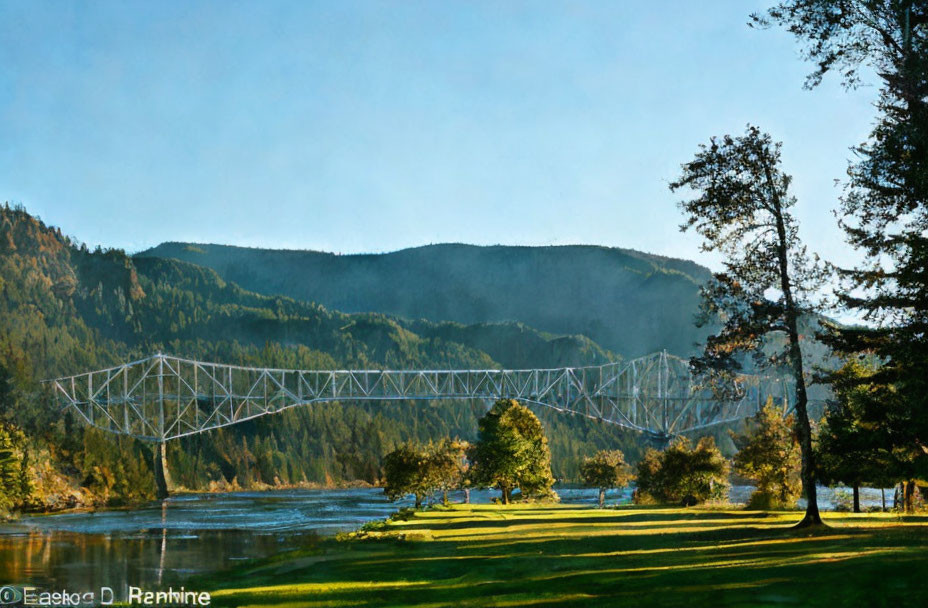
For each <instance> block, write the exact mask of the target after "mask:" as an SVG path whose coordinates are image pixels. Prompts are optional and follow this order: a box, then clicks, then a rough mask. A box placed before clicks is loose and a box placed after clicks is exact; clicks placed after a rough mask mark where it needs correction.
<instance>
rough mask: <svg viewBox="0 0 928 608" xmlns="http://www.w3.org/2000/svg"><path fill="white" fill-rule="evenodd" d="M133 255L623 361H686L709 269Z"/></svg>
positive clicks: (498, 253)
mask: <svg viewBox="0 0 928 608" xmlns="http://www.w3.org/2000/svg"><path fill="white" fill-rule="evenodd" d="M135 257H136V259H142V258H146V257H160V258H175V259H178V260H184V261H188V262H192V263H194V264H198V265H201V266H206V267H209V268H212V269H214V270H216V271H217V272H218V273H219V274H220V276H222V277H223V278H224V279H225V280H228V281H232V282H235V283H237V284H239V285H241V286H242V287H243V288H245V289H248V290H251V291H255V292H258V293H263V294H267V295H271V294H283V295H287V296H290V297H293V298H296V299H298V300H305V301H312V302H318V303H319V304H322V305H323V306H326V307H328V308H333V309H337V310H341V311H344V312H381V313H387V314H392V315H398V316H401V317H405V318H409V319H427V320H430V321H436V322H439V321H453V322H457V323H463V324H479V323H497V322H503V321H515V322H521V323H525V324H527V325H529V326H531V327H535V328H537V329H540V330H543V331H547V332H551V333H553V334H582V335H584V336H587V337H589V338H591V339H592V340H593V341H595V342H597V343H598V344H600V345H602V346H603V347H605V348H608V349H609V350H612V351H614V352H617V353H619V354H621V355H622V356H624V357H634V356H638V355H643V354H647V353H650V352H653V351H656V350H660V349H667V350H668V351H670V352H671V353H674V354H677V355H681V356H685V355H689V354H692V353H693V352H694V351H695V348H694V344H695V343H696V342H699V341H701V340H702V338H703V337H704V336H705V335H706V332H705V331H704V330H699V329H697V328H696V327H695V326H694V324H693V316H694V313H695V312H696V309H697V306H698V303H699V286H700V284H702V283H703V282H704V281H706V280H707V279H708V278H709V277H710V272H709V270H708V269H706V268H704V267H702V266H699V265H698V264H696V263H694V262H689V261H685V260H676V259H672V258H664V257H660V256H655V255H650V254H646V253H640V252H637V251H631V250H624V249H612V248H606V247H595V246H559V247H510V246H492V247H478V246H472V245H456V244H451V245H429V246H425V247H417V248H414V249H404V250H402V251H397V252H394V253H386V254H376V255H344V256H342V255H335V254H331V253H322V252H315V251H290V250H269V249H251V248H243V247H232V246H226V245H195V244H189V243H164V244H162V245H159V246H157V247H155V248H152V249H149V250H147V251H143V252H141V253H139V254H137V255H136V256H135Z"/></svg>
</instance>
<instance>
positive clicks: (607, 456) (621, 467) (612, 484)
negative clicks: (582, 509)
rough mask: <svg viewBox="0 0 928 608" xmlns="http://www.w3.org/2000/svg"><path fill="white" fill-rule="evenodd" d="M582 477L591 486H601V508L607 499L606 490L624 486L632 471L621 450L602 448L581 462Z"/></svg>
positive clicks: (586, 484) (585, 483) (584, 482)
mask: <svg viewBox="0 0 928 608" xmlns="http://www.w3.org/2000/svg"><path fill="white" fill-rule="evenodd" d="M580 479H581V480H583V484H584V485H585V486H587V487H590V488H599V508H600V509H601V508H602V507H603V504H604V503H605V501H606V490H608V489H610V488H624V487H625V486H627V485H628V482H629V481H630V480H631V471H630V469H629V467H628V464H626V463H625V454H623V453H622V451H621V450H600V451H598V452H596V453H595V454H594V455H593V456H592V457H590V458H584V459H583V461H582V462H581V463H580Z"/></svg>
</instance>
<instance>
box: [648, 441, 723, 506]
mask: <svg viewBox="0 0 928 608" xmlns="http://www.w3.org/2000/svg"><path fill="white" fill-rule="evenodd" d="M729 470H730V467H729V464H728V460H726V459H725V457H724V456H722V453H721V452H720V451H719V449H718V448H717V447H716V445H715V440H714V439H712V437H703V438H702V439H700V440H699V443H697V444H696V447H695V448H691V447H690V442H689V440H687V439H685V438H680V439H677V440H675V441H674V442H673V443H671V444H670V446H668V447H667V449H666V450H664V451H663V452H658V451H657V450H654V449H650V450H648V451H647V452H646V453H645V456H644V458H642V459H641V461H640V462H639V463H638V475H637V479H638V493H639V500H642V499H644V498H646V497H650V498H651V499H653V500H655V501H657V502H660V503H679V504H682V505H684V506H690V505H694V504H697V503H700V502H705V501H707V500H723V499H724V498H725V497H726V496H727V494H728V487H729V484H728V474H729Z"/></svg>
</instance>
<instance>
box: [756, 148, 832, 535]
mask: <svg viewBox="0 0 928 608" xmlns="http://www.w3.org/2000/svg"><path fill="white" fill-rule="evenodd" d="M764 172H765V175H766V178H767V184H768V185H769V187H770V192H771V195H772V198H773V205H774V216H775V217H776V222H777V239H778V241H779V243H778V245H777V257H778V258H779V260H778V261H779V265H780V289H781V291H782V292H783V302H784V305H785V308H786V310H785V313H786V319H785V320H786V331H787V335H788V336H789V362H790V366H791V367H792V372H793V379H794V381H795V382H796V428H797V430H798V435H799V448H800V450H801V452H802V472H801V477H802V489H803V491H804V492H805V495H806V513H805V516H804V517H803V518H802V521H800V522H799V523H798V524H796V527H797V528H804V527H806V526H819V525H822V516H821V515H820V514H819V512H818V497H817V496H816V488H815V454H814V452H813V451H812V425H811V424H810V423H809V411H808V408H807V405H808V401H809V398H808V395H807V394H806V380H805V372H804V370H803V363H802V350H801V349H800V347H799V323H798V319H799V311H798V310H796V303H795V302H794V301H793V290H792V286H791V285H790V279H789V265H788V259H789V258H788V254H789V252H788V251H787V246H788V239H787V236H786V225H785V224H784V222H783V207H782V202H781V201H780V195H779V194H778V193H777V189H776V184H774V183H773V176H772V175H771V173H770V167H769V166H767V165H766V163H765V164H764Z"/></svg>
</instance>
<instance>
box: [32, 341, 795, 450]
mask: <svg viewBox="0 0 928 608" xmlns="http://www.w3.org/2000/svg"><path fill="white" fill-rule="evenodd" d="M50 383H51V384H52V386H53V387H54V392H55V394H56V396H57V398H58V399H59V401H60V404H61V405H62V406H63V407H64V408H65V409H67V410H70V411H72V412H74V413H75V414H76V415H77V416H78V417H79V418H80V419H81V420H83V421H84V422H86V423H87V424H90V425H92V426H95V427H97V428H100V429H102V430H104V431H108V432H111V433H118V434H122V435H128V436H131V437H135V438H137V439H142V440H148V441H157V442H163V441H167V440H170V439H177V438H179V437H185V436H188V435H193V434H196V433H203V432H205V431H210V430H213V429H217V428H221V427H225V426H230V425H233V424H238V423H240V422H244V421H246V420H252V419H254V418H257V417H259V416H265V415H268V414H273V413H276V412H280V411H282V410H285V409H288V408H292V407H297V406H301V405H306V404H310V403H325V402H334V401H391V400H392V401H397V400H437V399H442V400H473V399H477V400H495V399H500V398H512V399H518V400H519V401H523V402H526V403H530V404H537V405H541V406H545V407H550V408H553V409H555V410H559V411H562V412H566V413H571V414H579V415H582V416H587V417H589V418H593V419H597V420H602V421H604V422H607V423H610V424H616V425H619V426H621V427H624V428H628V429H632V430H635V431H638V432H641V433H645V434H647V435H651V436H655V437H668V436H673V435H679V434H681V433H687V432H690V431H695V430H699V429H702V428H706V427H709V426H712V425H716V424H722V423H726V422H731V421H734V420H738V419H740V418H745V417H747V416H751V415H753V414H754V413H755V412H756V411H757V409H758V408H759V407H760V405H762V404H763V402H764V401H766V399H767V397H768V396H773V397H774V399H776V400H777V401H780V402H783V403H784V404H785V405H787V406H788V403H789V402H790V401H791V399H790V393H791V390H790V387H791V384H790V383H789V382H787V381H785V380H783V379H780V378H773V377H762V376H750V375H742V376H739V377H737V378H736V379H735V380H734V381H733V382H732V383H730V386H727V387H725V390H719V387H718V386H716V387H713V388H710V387H707V386H703V385H701V384H699V383H698V382H697V381H696V379H694V378H693V376H692V374H691V373H690V370H689V366H688V362H687V361H686V360H684V359H680V358H678V357H674V356H672V355H669V354H667V353H666V352H660V353H655V354H652V355H648V356H646V357H641V358H638V359H632V360H628V361H622V362H618V363H609V364H606V365H599V366H594V367H562V368H554V369H522V370H498V369H461V370H441V369H435V370H376V369H359V370H291V369H273V368H259V367H243V366H238V365H226V364H221V363H208V362H204V361H196V360H192V359H184V358H181V357H173V356H169V355H164V354H156V355H153V356H151V357H148V358H145V359H140V360H138V361H133V362H131V363H126V364H123V365H119V366H117V367H111V368H108V369H102V370H96V371H89V372H85V373H82V374H77V375H74V376H67V377H62V378H56V379H54V380H51V381H50Z"/></svg>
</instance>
